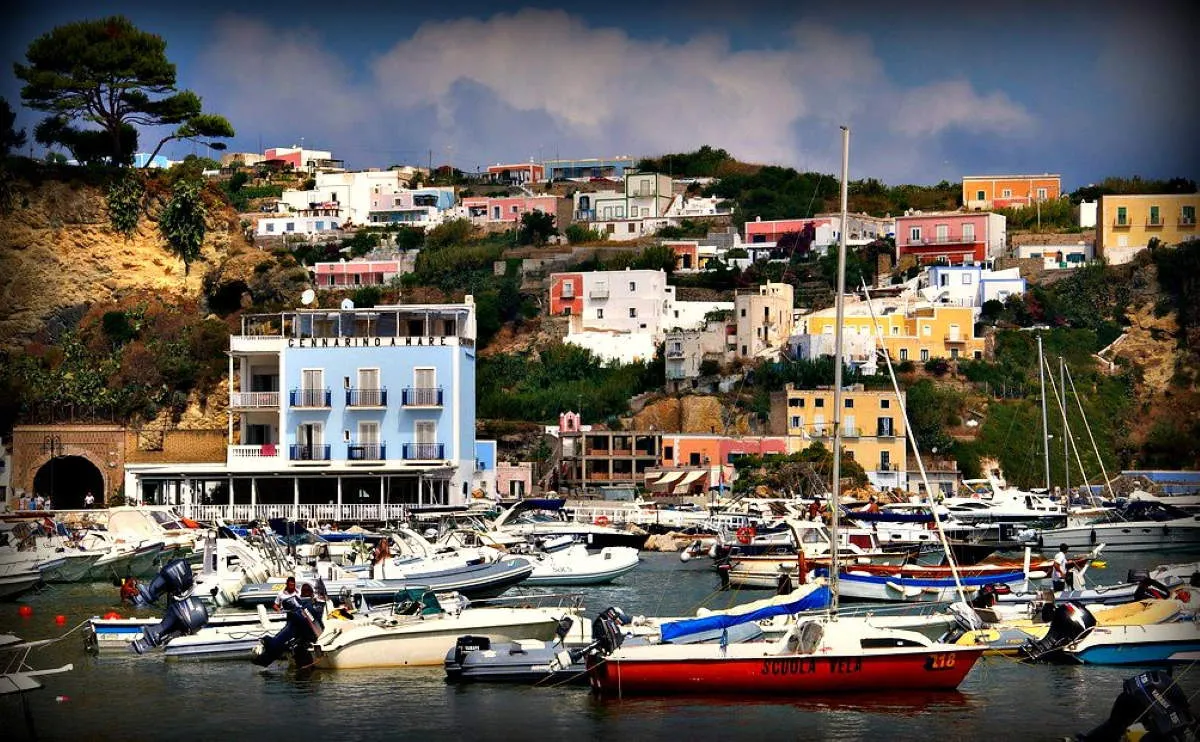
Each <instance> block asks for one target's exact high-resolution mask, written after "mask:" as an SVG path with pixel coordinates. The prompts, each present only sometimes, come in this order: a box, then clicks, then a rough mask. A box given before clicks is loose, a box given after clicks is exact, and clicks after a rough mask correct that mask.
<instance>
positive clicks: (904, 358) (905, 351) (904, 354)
mask: <svg viewBox="0 0 1200 742" xmlns="http://www.w3.org/2000/svg"><path fill="white" fill-rule="evenodd" d="M900 360H902V361H907V360H908V348H901V349H900Z"/></svg>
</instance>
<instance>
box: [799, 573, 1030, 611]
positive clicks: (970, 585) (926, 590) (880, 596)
mask: <svg viewBox="0 0 1200 742" xmlns="http://www.w3.org/2000/svg"><path fill="white" fill-rule="evenodd" d="M821 573H822V572H821V570H817V574H818V575H820V574H821ZM1027 579H1028V578H1027V577H1026V575H1025V573H1024V572H1019V571H1018V572H1011V571H1010V572H1001V573H988V574H984V575H980V576H975V577H965V576H964V577H960V578H959V579H957V580H956V579H954V578H953V577H907V576H904V575H875V574H871V573H869V572H864V571H860V570H858V569H857V568H851V569H849V570H846V571H843V572H841V573H840V574H839V575H838V588H839V590H840V591H841V595H842V597H844V598H846V599H848V600H859V601H868V602H886V603H949V602H953V601H955V600H957V599H958V594H959V592H960V588H961V592H965V593H968V594H972V595H973V594H974V593H976V592H977V591H979V590H980V589H981V588H982V587H984V586H985V585H1006V586H1010V587H1012V586H1017V585H1023V584H1024V583H1025V582H1026V581H1027Z"/></svg>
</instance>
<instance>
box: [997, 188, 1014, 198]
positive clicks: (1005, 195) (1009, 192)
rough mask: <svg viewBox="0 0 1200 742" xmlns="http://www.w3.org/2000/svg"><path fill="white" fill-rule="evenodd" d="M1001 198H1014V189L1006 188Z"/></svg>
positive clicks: (1001, 193) (1001, 192)
mask: <svg viewBox="0 0 1200 742" xmlns="http://www.w3.org/2000/svg"><path fill="white" fill-rule="evenodd" d="M1000 198H1012V189H1011V188H1005V189H1004V190H1002V191H1000Z"/></svg>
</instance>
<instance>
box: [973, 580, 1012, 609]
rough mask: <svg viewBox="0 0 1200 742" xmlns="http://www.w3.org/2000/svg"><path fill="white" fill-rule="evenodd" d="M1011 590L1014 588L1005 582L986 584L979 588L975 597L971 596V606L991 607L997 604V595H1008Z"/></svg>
mask: <svg viewBox="0 0 1200 742" xmlns="http://www.w3.org/2000/svg"><path fill="white" fill-rule="evenodd" d="M1011 592H1012V588H1010V587H1009V586H1008V585H1007V584H1005V583H1003V582H996V583H992V584H989V585H984V586H983V587H981V588H979V592H978V593H976V594H975V597H974V598H971V607H972V608H991V607H992V606H994V605H996V600H997V598H996V596H997V595H1008V594H1009V593H1011Z"/></svg>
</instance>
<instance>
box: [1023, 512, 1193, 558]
mask: <svg viewBox="0 0 1200 742" xmlns="http://www.w3.org/2000/svg"><path fill="white" fill-rule="evenodd" d="M1036 538H1037V543H1038V545H1040V546H1042V547H1043V548H1054V547H1057V546H1058V545H1060V544H1066V545H1067V548H1069V549H1075V550H1080V549H1090V548H1092V547H1094V546H1096V545H1097V544H1104V548H1105V550H1107V551H1147V550H1149V551H1160V552H1161V551H1200V515H1195V514H1193V513H1189V512H1187V511H1186V510H1183V509H1182V508H1177V507H1175V506H1174V505H1168V504H1166V503H1164V502H1162V501H1161V500H1130V501H1129V502H1128V503H1126V504H1125V506H1124V507H1122V508H1120V509H1117V510H1113V511H1112V512H1109V513H1106V514H1104V515H1101V516H1100V517H1099V518H1097V519H1095V520H1093V521H1092V522H1090V523H1084V524H1080V525H1073V526H1067V527H1064V528H1050V529H1043V530H1041V531H1039V532H1038V533H1037V535H1036Z"/></svg>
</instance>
